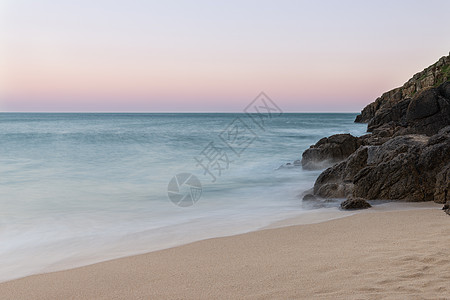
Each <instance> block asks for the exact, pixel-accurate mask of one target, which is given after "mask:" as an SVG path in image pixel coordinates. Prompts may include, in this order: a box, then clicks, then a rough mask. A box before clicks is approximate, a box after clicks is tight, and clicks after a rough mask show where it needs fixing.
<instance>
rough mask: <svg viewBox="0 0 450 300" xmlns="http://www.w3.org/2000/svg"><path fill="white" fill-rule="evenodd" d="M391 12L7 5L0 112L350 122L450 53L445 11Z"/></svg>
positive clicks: (0, 39) (252, 4)
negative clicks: (277, 115) (238, 115)
mask: <svg viewBox="0 0 450 300" xmlns="http://www.w3.org/2000/svg"><path fill="white" fill-rule="evenodd" d="M395 2H396V3H390V2H387V1H386V2H377V3H372V2H369V1H365V2H364V1H343V2H342V1H339V2H338V1H322V2H315V3H311V2H309V1H308V2H307V1H229V2H227V3H219V2H212V1H195V2H189V3H191V4H189V3H188V2H187V1H169V2H166V3H160V2H156V1H155V2H151V1H95V4H94V3H93V2H91V1H76V3H77V4H76V5H75V4H74V1H46V0H44V1H39V4H37V2H36V1H12V0H11V1H6V2H4V3H3V4H2V6H0V19H1V21H0V22H1V24H0V25H1V26H0V28H1V29H0V46H1V48H0V49H4V51H1V52H0V111H149V112H151V111H240V110H241V109H242V108H243V107H245V105H246V103H248V102H249V101H251V100H252V99H253V98H254V97H255V96H256V95H257V94H258V93H259V92H260V91H265V92H266V93H267V94H268V95H269V96H271V98H272V99H274V100H275V101H276V102H277V103H278V105H279V106H280V107H281V108H282V109H283V110H284V111H299V112H309V111H352V112H356V111H359V110H361V109H362V108H363V107H364V106H365V105H366V104H368V103H369V102H371V101H373V100H374V99H375V98H376V97H378V96H380V95H381V93H382V92H384V91H387V90H389V89H392V88H394V87H397V86H399V85H402V84H403V83H404V82H405V81H406V80H407V79H409V78H410V77H411V76H412V75H413V74H414V73H416V72H418V71H420V70H422V69H423V68H425V67H427V66H428V65H430V64H432V63H434V62H435V61H436V60H437V59H439V57H441V56H443V55H448V52H449V50H450V40H449V39H445V38H444V37H447V36H448V32H447V29H448V28H450V21H449V18H448V16H447V13H448V11H450V4H449V2H448V1H430V2H426V3H425V2H423V3H422V2H419V1H418V2H414V1H406V2H402V1H395ZM436 7H440V9H436Z"/></svg>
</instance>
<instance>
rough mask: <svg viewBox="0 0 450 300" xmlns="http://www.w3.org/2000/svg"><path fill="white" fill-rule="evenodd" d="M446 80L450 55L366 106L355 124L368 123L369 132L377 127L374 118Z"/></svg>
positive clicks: (449, 68) (449, 76)
mask: <svg viewBox="0 0 450 300" xmlns="http://www.w3.org/2000/svg"><path fill="white" fill-rule="evenodd" d="M448 80H450V53H449V55H448V56H443V57H441V59H439V60H438V61H437V62H436V63H434V64H432V65H431V66H429V67H428V68H426V69H424V70H423V71H422V72H419V73H416V74H415V75H414V76H413V77H412V78H411V79H409V80H408V81H407V82H406V83H405V84H404V85H403V86H402V87H398V88H395V89H393V90H390V91H388V92H386V93H384V94H383V95H381V97H379V98H377V99H376V100H375V101H374V102H372V103H370V104H369V105H367V106H366V107H365V108H364V109H363V110H362V111H361V114H360V115H358V116H357V117H356V120H355V122H358V123H368V128H367V130H368V131H369V132H371V131H372V130H373V129H374V128H376V127H377V123H373V119H374V118H375V117H377V116H378V115H381V114H385V113H386V111H389V110H391V109H392V108H393V107H395V106H396V105H398V104H399V103H400V102H402V101H404V100H407V99H411V98H413V97H414V96H415V95H416V94H417V93H419V92H421V91H424V90H426V89H429V88H432V87H437V86H439V85H441V84H442V83H444V82H445V81H448Z"/></svg>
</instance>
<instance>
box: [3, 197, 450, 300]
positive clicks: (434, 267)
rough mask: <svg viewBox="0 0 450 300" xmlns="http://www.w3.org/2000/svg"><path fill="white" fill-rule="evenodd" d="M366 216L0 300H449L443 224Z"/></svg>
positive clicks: (242, 240) (107, 270)
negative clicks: (245, 299)
mask: <svg viewBox="0 0 450 300" xmlns="http://www.w3.org/2000/svg"><path fill="white" fill-rule="evenodd" d="M434 206H435V207H433V208H432V209H418V210H407V211H391V212H385V211H377V210H376V209H375V210H367V211H365V212H363V213H359V214H356V215H352V216H349V217H345V218H341V219H336V220H331V221H327V222H323V223H318V224H310V225H296V226H288V227H282V228H274V229H265V230H261V231H256V232H251V233H246V234H241V235H236V236H231V237H223V238H214V239H209V240H204V241H199V242H195V243H192V244H188V245H184V246H180V247H175V248H171V249H166V250H162V251H157V252H152V253H148V254H144V255H138V256H133V257H127V258H122V259H117V260H112V261H107V262H103V263H98V264H94V265H90V266H86V267H81V268H77V269H72V270H67V271H61V272H55V273H49V274H42V275H35V276H30V277H26V278H22V279H18V280H14V281H10V282H5V283H2V284H0V295H1V298H2V299H241V298H250V299H336V298H339V299H369V298H370V299H406V298H407V299H450V296H449V295H450V286H449V280H450V258H449V257H448V249H449V248H450V236H449V234H448V228H449V226H450V218H449V217H448V216H447V215H446V214H444V213H443V212H442V211H441V210H439V209H438V205H434Z"/></svg>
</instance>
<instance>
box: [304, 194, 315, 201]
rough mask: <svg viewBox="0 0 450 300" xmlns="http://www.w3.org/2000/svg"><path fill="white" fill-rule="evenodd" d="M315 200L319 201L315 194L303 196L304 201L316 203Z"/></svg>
mask: <svg viewBox="0 0 450 300" xmlns="http://www.w3.org/2000/svg"><path fill="white" fill-rule="evenodd" d="M314 200H317V198H316V196H314V195H313V194H306V195H305V196H303V201H314Z"/></svg>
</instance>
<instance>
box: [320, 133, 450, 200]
mask: <svg viewBox="0 0 450 300" xmlns="http://www.w3.org/2000/svg"><path fill="white" fill-rule="evenodd" d="M449 164H450V126H449V127H447V128H444V129H443V130H441V131H440V132H439V133H438V134H437V135H434V136H433V137H431V138H430V137H427V136H425V135H406V136H399V137H395V138H392V139H390V140H389V141H387V142H386V143H384V144H382V145H379V146H361V147H360V148H359V149H358V150H357V151H355V153H353V154H352V155H350V156H349V157H348V159H347V160H345V161H343V162H341V163H339V164H336V165H334V166H332V167H330V168H328V169H326V170H325V171H324V172H322V174H320V176H319V177H318V178H317V180H316V183H315V184H314V194H315V195H318V196H320V197H324V198H344V197H348V196H351V195H353V196H355V197H359V198H364V199H389V200H402V201H429V200H434V201H436V202H439V203H445V201H447V200H448V178H449V177H448V176H449V173H448V170H447V169H446V168H447V166H448V165H449Z"/></svg>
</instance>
